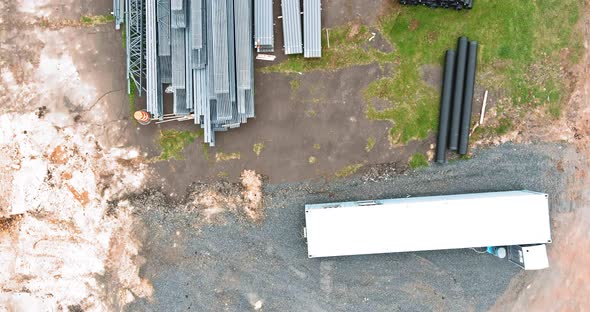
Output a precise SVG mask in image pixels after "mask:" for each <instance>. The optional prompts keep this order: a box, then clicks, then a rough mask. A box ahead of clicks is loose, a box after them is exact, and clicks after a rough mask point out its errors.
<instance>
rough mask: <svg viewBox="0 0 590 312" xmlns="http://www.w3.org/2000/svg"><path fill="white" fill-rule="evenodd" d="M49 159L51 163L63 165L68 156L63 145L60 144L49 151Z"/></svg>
mask: <svg viewBox="0 0 590 312" xmlns="http://www.w3.org/2000/svg"><path fill="white" fill-rule="evenodd" d="M49 161H51V163H53V164H56V165H63V164H65V163H67V162H68V156H67V154H66V151H65V150H64V147H63V146H61V145H59V146H58V147H56V148H55V149H54V150H53V152H51V155H49Z"/></svg>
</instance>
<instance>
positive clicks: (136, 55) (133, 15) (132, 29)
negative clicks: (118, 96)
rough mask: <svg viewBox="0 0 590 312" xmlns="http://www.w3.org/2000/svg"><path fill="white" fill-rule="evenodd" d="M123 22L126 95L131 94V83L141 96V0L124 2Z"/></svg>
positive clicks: (143, 35)
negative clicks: (124, 32)
mask: <svg viewBox="0 0 590 312" xmlns="http://www.w3.org/2000/svg"><path fill="white" fill-rule="evenodd" d="M125 16H126V18H125V20H126V21H127V23H126V24H125V27H126V34H127V38H126V40H127V42H126V47H127V93H131V83H132V82H133V83H134V84H135V89H136V90H137V91H138V92H139V95H141V92H142V89H143V85H142V82H143V77H145V55H144V42H145V40H144V38H145V31H144V28H143V26H144V21H143V20H144V2H143V0H126V12H125Z"/></svg>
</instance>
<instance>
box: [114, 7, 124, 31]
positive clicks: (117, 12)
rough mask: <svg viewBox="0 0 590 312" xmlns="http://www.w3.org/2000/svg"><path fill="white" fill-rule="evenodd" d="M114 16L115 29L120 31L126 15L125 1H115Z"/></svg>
mask: <svg viewBox="0 0 590 312" xmlns="http://www.w3.org/2000/svg"><path fill="white" fill-rule="evenodd" d="M112 14H113V16H114V17H115V29H117V30H119V29H120V28H121V24H123V19H124V16H123V14H125V1H124V0H113V12H112Z"/></svg>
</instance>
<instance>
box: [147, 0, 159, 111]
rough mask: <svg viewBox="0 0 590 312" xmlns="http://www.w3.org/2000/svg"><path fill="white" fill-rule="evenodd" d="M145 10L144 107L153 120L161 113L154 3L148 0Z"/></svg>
mask: <svg viewBox="0 0 590 312" xmlns="http://www.w3.org/2000/svg"><path fill="white" fill-rule="evenodd" d="M145 10H146V14H145V16H146V19H145V20H146V23H145V25H146V27H145V29H146V47H145V48H146V55H147V57H146V71H147V74H146V97H147V99H146V106H147V110H148V111H150V112H152V114H153V115H154V118H159V117H160V116H161V115H162V114H163V111H162V110H161V109H160V101H159V97H160V95H159V93H158V56H157V52H158V48H157V44H156V31H157V29H156V21H157V18H156V2H155V1H150V0H148V1H147V2H146V6H145Z"/></svg>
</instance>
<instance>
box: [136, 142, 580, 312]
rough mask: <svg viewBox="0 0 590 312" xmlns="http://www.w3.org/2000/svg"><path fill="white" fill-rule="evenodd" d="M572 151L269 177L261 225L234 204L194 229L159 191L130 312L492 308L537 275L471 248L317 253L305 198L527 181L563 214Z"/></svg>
mask: <svg viewBox="0 0 590 312" xmlns="http://www.w3.org/2000/svg"><path fill="white" fill-rule="evenodd" d="M571 153H574V152H573V150H572V149H571V148H569V147H567V146H565V145H554V144H553V145H510V144H509V145H503V146H501V147H498V148H494V149H490V150H485V151H481V152H478V153H476V154H475V156H474V157H473V158H472V159H471V160H467V161H457V162H454V163H450V164H447V165H445V166H432V167H430V168H426V169H423V170H418V171H413V172H409V173H406V174H394V175H391V176H389V175H387V174H386V175H384V176H379V177H376V176H374V175H373V176H371V177H367V176H365V177H363V176H362V175H360V176H357V177H354V178H350V179H346V180H339V181H335V182H334V181H333V182H332V183H329V184H327V183H316V182H308V183H296V184H280V185H268V186H266V187H265V198H266V206H267V207H266V219H265V221H264V222H263V223H261V224H251V223H248V222H247V221H245V220H244V219H243V218H242V217H240V216H239V215H238V216H236V215H234V214H232V213H226V214H225V217H224V222H221V223H219V224H210V225H207V226H195V224H198V223H199V218H201V216H200V215H199V213H198V212H193V213H186V211H183V212H181V211H177V210H176V209H175V207H177V206H179V205H180V203H178V202H173V201H171V200H170V199H169V198H168V197H166V196H163V195H161V194H159V195H158V196H152V195H150V196H151V197H150V196H148V200H147V201H145V200H144V201H142V202H141V205H143V206H144V207H142V208H144V209H142V210H141V211H140V212H139V216H140V217H141V219H142V220H143V222H144V223H145V225H146V226H145V227H144V228H142V229H138V233H140V237H143V238H142V240H143V243H144V246H143V249H142V256H143V257H145V258H146V263H145V265H144V266H143V267H142V269H141V272H140V275H142V276H144V277H146V278H148V279H149V280H150V281H151V282H152V283H153V286H154V289H155V293H154V298H153V300H151V301H146V300H143V299H142V300H138V301H135V302H134V303H132V304H130V305H129V306H128V307H127V309H128V310H129V311H181V310H185V311H188V310H191V311H195V310H196V311H248V310H254V307H255V306H256V305H258V306H259V307H260V306H261V308H260V309H259V310H260V311H485V310H487V309H489V308H490V307H491V306H492V305H493V304H494V303H495V301H496V299H497V298H498V297H499V296H500V295H502V294H503V292H504V291H505V289H506V288H507V286H508V284H509V282H510V281H511V279H513V278H524V277H525V276H526V274H534V273H525V274H518V273H519V272H521V270H520V269H519V268H517V267H516V266H514V265H512V264H510V263H508V262H507V261H504V260H501V259H498V258H495V257H493V256H491V255H488V254H478V253H476V252H474V251H473V250H469V249H466V250H448V251H435V252H416V253H399V254H383V255H369V256H350V257H337V258H323V259H308V258H307V252H306V245H305V241H304V239H303V238H302V232H301V230H302V227H303V226H304V213H303V211H304V210H303V207H304V204H306V203H319V202H331V201H343V200H362V199H374V198H395V197H405V196H408V195H410V196H421V195H438V194H454V193H469V192H481V191H501V190H517V189H528V190H533V191H543V192H547V193H549V194H550V201H551V209H552V214H555V213H560V212H564V211H567V210H568V207H567V205H565V204H563V202H564V201H563V198H562V197H563V196H562V195H560V194H562V193H563V192H562V190H563V188H564V185H565V182H566V181H564V178H563V177H564V176H567V174H563V171H564V170H569V168H567V166H566V167H565V169H564V167H563V164H561V162H562V161H563V159H566V158H567V155H569V154H571ZM367 178H369V179H367ZM367 180H377V181H376V182H368V181H367ZM152 197H153V198H152ZM150 198H152V199H150ZM427 217H428V216H425V218H427ZM481 222H485V220H481ZM499 226H501V225H499ZM351 230H354V229H351ZM433 235H436V233H433ZM392 239H403V238H392ZM515 276H516V277H515Z"/></svg>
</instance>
